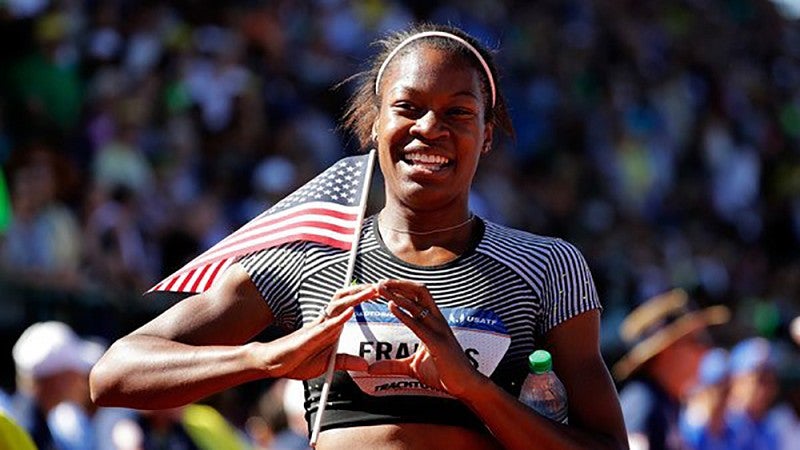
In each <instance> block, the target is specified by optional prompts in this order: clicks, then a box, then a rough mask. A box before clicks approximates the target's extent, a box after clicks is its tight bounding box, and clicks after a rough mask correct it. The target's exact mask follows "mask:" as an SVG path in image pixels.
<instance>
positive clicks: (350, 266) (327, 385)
mask: <svg viewBox="0 0 800 450" xmlns="http://www.w3.org/2000/svg"><path fill="white" fill-rule="evenodd" d="M374 164H375V149H372V150H370V151H369V160H367V169H366V172H365V173H364V185H363V186H362V188H361V189H362V190H361V205H360V206H361V208H360V210H359V212H358V221H357V222H356V227H355V228H356V229H355V239H353V245H352V246H351V247H350V256H349V258H348V262H347V272H346V274H345V277H344V286H343V287H347V286H349V285H350V283H351V282H352V280H353V272H354V271H355V267H356V255H357V254H358V242H359V240H360V239H359V236H361V224H362V223H363V221H364V214H365V212H366V209H367V193H368V191H369V188H370V184H371V181H372V168H373V166H374ZM338 350H339V340H338V339H337V340H336V345H335V346H334V349H333V351H332V352H331V356H330V358H328V367H327V369H326V370H325V382H324V383H323V384H322V391H321V392H320V395H319V406H318V407H317V416H316V418H315V420H314V427H313V428H312V430H311V439H310V441H309V445H310V446H311V447H312V448H316V446H317V440H318V439H319V432H320V428H321V426H322V415H323V414H324V413H325V406H326V405H327V403H328V393H329V392H330V390H331V383H332V382H333V372H334V369H335V366H336V354H337V352H338Z"/></svg>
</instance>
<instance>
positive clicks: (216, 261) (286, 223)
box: [147, 152, 374, 293]
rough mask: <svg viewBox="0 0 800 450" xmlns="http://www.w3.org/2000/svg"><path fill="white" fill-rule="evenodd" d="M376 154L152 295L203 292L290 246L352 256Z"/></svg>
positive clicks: (342, 165)
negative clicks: (258, 255) (241, 266)
mask: <svg viewBox="0 0 800 450" xmlns="http://www.w3.org/2000/svg"><path fill="white" fill-rule="evenodd" d="M373 153H374V152H370V153H368V154H365V155H359V156H350V157H347V158H343V159H341V160H339V161H338V162H336V163H335V164H334V165H332V166H331V167H329V168H328V169H327V170H325V171H324V172H322V173H321V174H319V175H317V176H316V177H315V178H314V179H312V180H311V181H309V182H308V183H306V184H305V185H303V186H302V187H301V188H300V189H298V190H296V191H295V192H293V193H291V194H290V195H289V196H287V197H286V198H284V199H283V200H281V201H279V202H278V203H276V204H275V205H274V206H272V207H271V208H269V209H268V210H266V211H265V212H263V213H261V214H260V215H259V216H258V217H256V218H255V219H253V220H251V221H250V222H248V223H246V224H245V225H244V226H242V227H241V228H240V229H238V230H236V231H235V232H233V233H232V234H230V235H229V236H228V237H226V238H225V239H223V240H221V241H220V242H218V243H217V244H216V245H214V246H213V247H211V248H210V249H208V250H207V251H206V252H205V253H203V254H201V255H200V256H198V257H196V258H195V259H193V260H192V261H190V262H189V263H188V264H186V265H185V266H183V267H182V268H181V269H180V270H178V271H177V272H175V273H174V274H172V275H170V276H169V277H167V278H165V279H164V280H162V281H161V282H160V283H158V284H156V285H155V286H153V287H152V288H151V289H150V290H149V291H147V292H153V291H171V292H198V293H199V292H204V291H206V290H208V289H209V288H210V287H211V286H212V285H213V284H214V281H215V280H216V279H217V277H218V276H219V275H220V274H222V273H223V272H224V271H225V269H226V268H227V267H228V266H230V265H231V264H232V263H234V262H235V261H236V260H237V259H238V258H239V257H240V256H243V255H246V254H249V253H252V252H255V251H258V250H262V249H265V248H269V247H274V246H276V245H280V244H283V243H285V242H290V241H300V240H304V241H313V242H319V243H321V244H326V245H330V246H332V247H336V248H340V249H342V250H349V249H350V248H351V247H352V246H353V245H354V244H355V243H356V241H357V238H358V234H359V232H360V229H361V219H362V218H363V213H364V207H365V204H366V192H367V188H368V184H369V178H370V175H371V170H372V167H371V165H372V155H373Z"/></svg>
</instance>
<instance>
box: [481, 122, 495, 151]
mask: <svg viewBox="0 0 800 450" xmlns="http://www.w3.org/2000/svg"><path fill="white" fill-rule="evenodd" d="M492 136H494V125H493V124H491V123H489V124H486V128H485V129H484V131H483V148H481V156H483V155H485V154H487V153H489V151H490V150H491V149H492Z"/></svg>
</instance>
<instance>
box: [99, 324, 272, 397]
mask: <svg viewBox="0 0 800 450" xmlns="http://www.w3.org/2000/svg"><path fill="white" fill-rule="evenodd" d="M252 345H256V344H246V345H238V346H205V345H204V346H192V345H187V344H182V343H178V342H174V341H171V340H168V339H164V338H160V337H156V336H148V335H130V336H127V337H125V338H123V339H121V340H120V341H118V342H117V343H115V344H114V345H113V346H112V347H111V348H110V349H109V351H108V352H107V353H106V355H105V356H104V357H103V358H102V359H101V360H100V361H99V362H98V363H97V364H96V365H95V367H94V369H93V370H92V373H91V377H90V387H91V394H92V399H93V400H94V401H95V403H97V404H98V405H103V406H126V407H131V408H139V409H163V408H170V407H175V406H180V405H185V404H187V403H190V402H193V401H195V400H198V399H201V398H203V397H206V396H208V395H210V394H212V393H215V392H218V391H220V390H223V389H227V388H229V387H232V386H235V385H238V384H241V383H244V382H247V381H251V380H255V379H258V378H264V377H268V376H269V374H268V373H267V372H266V371H265V370H262V369H261V368H259V367H258V365H257V364H256V363H255V362H254V358H252V357H251V356H250V353H251V352H250V348H251V346H252Z"/></svg>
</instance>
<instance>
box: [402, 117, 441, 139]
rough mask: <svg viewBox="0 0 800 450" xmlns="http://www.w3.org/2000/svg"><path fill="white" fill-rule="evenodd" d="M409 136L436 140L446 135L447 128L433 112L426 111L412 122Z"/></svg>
mask: <svg viewBox="0 0 800 450" xmlns="http://www.w3.org/2000/svg"><path fill="white" fill-rule="evenodd" d="M410 131H411V134H412V135H414V136H419V137H422V138H424V139H436V138H439V137H442V136H444V135H446V134H447V127H445V126H444V123H442V121H441V120H440V119H439V117H437V116H436V113H434V112H433V111H428V112H426V113H425V114H423V115H422V116H421V117H419V118H417V120H415V121H414V125H412V127H411V130H410Z"/></svg>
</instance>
